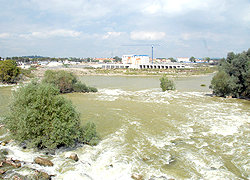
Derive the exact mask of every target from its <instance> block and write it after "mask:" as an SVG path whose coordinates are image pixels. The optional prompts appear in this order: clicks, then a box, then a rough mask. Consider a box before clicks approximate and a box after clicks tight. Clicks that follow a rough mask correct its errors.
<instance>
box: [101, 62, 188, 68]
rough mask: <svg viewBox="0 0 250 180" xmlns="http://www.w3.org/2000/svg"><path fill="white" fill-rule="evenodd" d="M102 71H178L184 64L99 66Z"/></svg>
mask: <svg viewBox="0 0 250 180" xmlns="http://www.w3.org/2000/svg"><path fill="white" fill-rule="evenodd" d="M101 68H103V69H124V68H126V69H128V68H131V69H179V68H185V65H184V64H181V63H174V64H101Z"/></svg>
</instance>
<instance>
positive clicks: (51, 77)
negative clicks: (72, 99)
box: [43, 70, 97, 93]
mask: <svg viewBox="0 0 250 180" xmlns="http://www.w3.org/2000/svg"><path fill="white" fill-rule="evenodd" d="M43 82H46V83H52V84H55V85H56V86H57V87H58V88H59V89H60V93H69V92H73V91H75V92H97V89H96V88H92V87H88V86H86V85H85V84H83V83H81V82H80V81H77V78H76V76H74V75H73V73H71V72H68V71H63V70H60V71H52V70H47V71H46V72H45V74H44V79H43Z"/></svg>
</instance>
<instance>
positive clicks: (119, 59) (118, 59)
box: [114, 56, 122, 62]
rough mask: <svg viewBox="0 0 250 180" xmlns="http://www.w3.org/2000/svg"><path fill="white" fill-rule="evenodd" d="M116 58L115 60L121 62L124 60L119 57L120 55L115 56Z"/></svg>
mask: <svg viewBox="0 0 250 180" xmlns="http://www.w3.org/2000/svg"><path fill="white" fill-rule="evenodd" d="M114 59H115V62H121V61H122V58H119V57H118V56H115V57H114Z"/></svg>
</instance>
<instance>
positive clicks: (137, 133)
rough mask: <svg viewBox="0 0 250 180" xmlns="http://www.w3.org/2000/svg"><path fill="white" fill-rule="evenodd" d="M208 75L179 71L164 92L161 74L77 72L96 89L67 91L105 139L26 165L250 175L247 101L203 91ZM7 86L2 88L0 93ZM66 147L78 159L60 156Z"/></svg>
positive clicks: (103, 174)
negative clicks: (173, 85) (47, 162)
mask: <svg viewBox="0 0 250 180" xmlns="http://www.w3.org/2000/svg"><path fill="white" fill-rule="evenodd" d="M211 77H212V76H204V77H192V78H177V79H175V82H176V84H177V89H178V91H171V92H161V89H160V88H159V80H158V79H159V78H158V77H107V76H84V77H81V78H80V80H81V81H83V82H85V83H86V84H88V85H92V86H95V87H97V88H98V90H99V92H98V93H96V94H91V93H89V94H81V93H74V94H67V95H64V96H66V97H67V98H69V99H71V100H72V101H73V103H74V105H75V106H76V108H77V109H78V111H80V112H81V114H82V123H85V122H87V121H88V120H92V121H94V122H95V123H96V125H97V128H98V131H99V133H100V135H101V137H102V141H101V142H100V143H99V144H98V145H97V146H94V147H91V146H83V147H79V148H77V149H73V150H70V149H67V150H58V151H57V152H56V154H55V155H53V156H49V158H50V159H51V160H52V162H53V163H54V164H55V165H54V166H53V167H46V168H43V167H40V166H38V165H33V164H27V165H26V166H29V167H33V168H38V169H44V170H45V171H46V172H48V173H50V174H55V176H54V177H53V179H96V180H99V179H117V180H118V179H124V180H125V179H126V180H127V179H131V174H132V173H137V174H141V175H142V176H143V177H144V178H145V179H150V178H152V179H160V177H161V179H164V178H174V179H249V178H250V134H249V132H250V118H249V113H250V110H249V109H250V103H249V102H248V101H244V100H237V99H223V98H215V97H210V96H208V94H211V92H210V90H209V89H208V86H209V84H210V81H211ZM201 84H205V85H206V87H201V86H200V85H201ZM5 90H6V89H5ZM5 90H3V88H0V91H1V95H0V98H4V97H5V95H2V94H3V92H5ZM6 96H7V95H6ZM0 105H1V108H5V105H4V103H2V102H0ZM4 138H6V137H5V136H2V139H4ZM1 148H8V149H10V150H11V151H10V154H9V156H11V157H14V158H17V159H21V160H24V161H28V162H32V161H33V159H34V157H36V156H38V155H42V154H41V153H38V152H35V151H33V150H27V149H26V150H22V149H21V148H19V147H18V146H16V145H15V143H11V144H9V145H7V146H5V147H1ZM67 151H72V152H76V153H77V154H78V155H79V158H80V161H78V162H73V161H72V160H68V159H65V158H64V155H65V153H66V152H67ZM42 156H43V157H46V155H42ZM19 173H21V174H27V173H28V172H27V169H25V168H21V169H20V170H19Z"/></svg>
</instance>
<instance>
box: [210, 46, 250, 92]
mask: <svg viewBox="0 0 250 180" xmlns="http://www.w3.org/2000/svg"><path fill="white" fill-rule="evenodd" d="M220 78H224V80H220ZM249 79H250V49H248V51H247V52H245V51H243V52H242V53H240V54H234V53H233V52H230V53H228V55H227V58H226V59H222V60H221V61H220V66H219V71H218V73H217V74H216V75H215V76H214V77H213V79H212V81H211V86H210V87H211V88H212V89H213V91H214V93H215V94H216V95H219V96H226V95H232V96H233V97H250V80H249ZM222 81H223V82H222ZM224 87H227V88H224Z"/></svg>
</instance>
